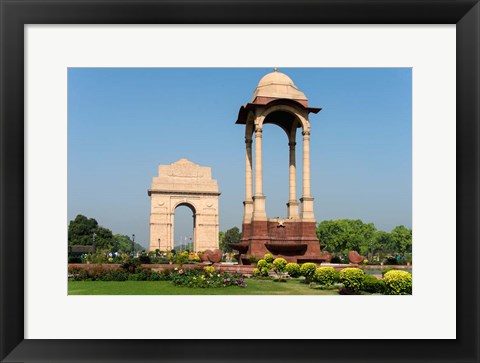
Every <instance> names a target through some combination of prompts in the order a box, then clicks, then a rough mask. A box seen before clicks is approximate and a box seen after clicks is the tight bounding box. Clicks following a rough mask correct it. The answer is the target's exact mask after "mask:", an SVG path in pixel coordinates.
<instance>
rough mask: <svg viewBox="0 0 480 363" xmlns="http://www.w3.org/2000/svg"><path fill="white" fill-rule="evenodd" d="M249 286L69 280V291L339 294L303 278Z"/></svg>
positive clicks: (147, 293) (264, 282)
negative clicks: (309, 285)
mask: <svg viewBox="0 0 480 363" xmlns="http://www.w3.org/2000/svg"><path fill="white" fill-rule="evenodd" d="M245 282H246V283H247V285H248V287H247V288H241V287H238V286H229V287H225V288H210V289H202V288H189V287H183V286H175V285H173V283H172V282H171V281H69V282H68V294H69V295H337V291H336V290H317V289H311V288H310V287H308V285H306V284H303V283H301V282H300V281H299V280H296V279H292V280H287V282H273V281H272V280H257V279H247V280H246V281H245Z"/></svg>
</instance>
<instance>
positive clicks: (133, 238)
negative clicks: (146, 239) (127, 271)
mask: <svg viewBox="0 0 480 363" xmlns="http://www.w3.org/2000/svg"><path fill="white" fill-rule="evenodd" d="M132 257H135V233H134V234H132Z"/></svg>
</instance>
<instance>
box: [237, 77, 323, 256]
mask: <svg viewBox="0 0 480 363" xmlns="http://www.w3.org/2000/svg"><path fill="white" fill-rule="evenodd" d="M320 110H321V109H320V108H316V107H310V106H309V105H308V99H307V97H306V96H305V94H304V93H303V92H301V91H300V90H299V89H298V88H297V87H296V86H295V84H294V83H293V81H292V80H291V79H290V78H289V77H288V76H287V75H285V74H283V73H281V72H278V71H277V70H276V69H275V71H274V72H272V73H269V74H267V75H266V76H264V77H263V78H262V79H261V80H260V82H259V83H258V86H257V88H256V89H255V91H254V93H253V97H252V100H251V101H250V103H247V104H246V105H245V106H242V107H241V108H240V111H239V113H238V119H237V121H236V124H240V125H245V145H246V150H245V190H246V193H245V201H244V203H243V204H244V214H243V224H242V240H241V242H240V243H239V244H231V245H230V246H231V247H232V248H234V249H236V250H237V251H239V256H238V257H239V261H240V262H241V263H248V259H249V257H252V256H253V257H262V256H263V255H264V254H265V253H271V254H273V255H274V256H275V257H283V258H285V259H286V260H287V261H292V262H306V261H312V262H320V261H321V260H322V256H321V254H320V243H319V241H318V239H317V236H316V233H315V227H316V222H315V216H314V214H313V198H312V195H311V191H310V132H311V130H310V122H309V114H310V113H314V114H316V113H318V112H319V111H320ZM265 124H274V125H277V126H279V127H280V128H282V129H283V130H284V131H285V133H286V135H287V139H288V146H289V149H290V158H289V182H290V187H289V200H288V201H287V218H275V219H269V218H267V215H266V211H265V202H266V197H265V194H264V193H263V186H262V176H263V170H262V130H263V125H265ZM297 129H300V130H301V133H302V137H303V156H302V160H303V176H302V181H303V193H302V197H301V198H300V203H301V205H300V213H299V203H298V201H297V196H296V155H295V146H296V142H295V140H296V134H297ZM253 136H254V140H255V143H254V155H255V159H254V163H253V159H252V144H253ZM252 165H254V166H255V181H253V177H252V175H253V171H252Z"/></svg>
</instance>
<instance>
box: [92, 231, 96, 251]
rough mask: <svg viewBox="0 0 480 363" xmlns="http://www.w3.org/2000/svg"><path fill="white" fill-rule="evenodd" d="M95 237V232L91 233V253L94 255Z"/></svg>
mask: <svg viewBox="0 0 480 363" xmlns="http://www.w3.org/2000/svg"><path fill="white" fill-rule="evenodd" d="M96 236H97V234H96V233H95V232H93V241H92V252H93V253H95V237H96Z"/></svg>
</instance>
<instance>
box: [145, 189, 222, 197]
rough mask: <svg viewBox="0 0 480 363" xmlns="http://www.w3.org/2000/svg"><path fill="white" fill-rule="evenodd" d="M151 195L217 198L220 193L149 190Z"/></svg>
mask: <svg viewBox="0 0 480 363" xmlns="http://www.w3.org/2000/svg"><path fill="white" fill-rule="evenodd" d="M152 194H171V196H172V197H179V196H186V195H208V196H218V195H220V194H222V193H220V192H182V191H178V190H155V189H149V190H148V195H149V196H150V195H152Z"/></svg>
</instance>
